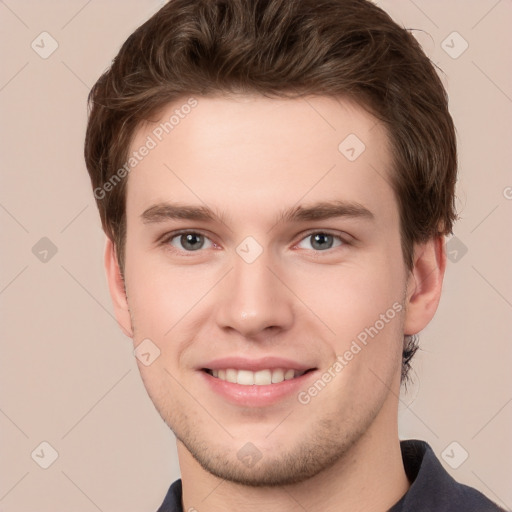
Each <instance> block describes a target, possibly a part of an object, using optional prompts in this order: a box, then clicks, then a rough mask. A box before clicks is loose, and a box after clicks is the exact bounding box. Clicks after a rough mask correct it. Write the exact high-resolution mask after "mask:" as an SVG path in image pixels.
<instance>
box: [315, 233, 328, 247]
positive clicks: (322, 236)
mask: <svg viewBox="0 0 512 512" xmlns="http://www.w3.org/2000/svg"><path fill="white" fill-rule="evenodd" d="M329 238H332V236H331V235H328V234H326V233H317V234H316V235H313V239H314V242H313V247H314V246H315V244H317V243H318V244H319V246H318V247H317V248H320V249H325V248H327V249H330V247H331V245H332V240H330V242H331V243H329V240H328V239H329ZM326 241H327V243H326Z"/></svg>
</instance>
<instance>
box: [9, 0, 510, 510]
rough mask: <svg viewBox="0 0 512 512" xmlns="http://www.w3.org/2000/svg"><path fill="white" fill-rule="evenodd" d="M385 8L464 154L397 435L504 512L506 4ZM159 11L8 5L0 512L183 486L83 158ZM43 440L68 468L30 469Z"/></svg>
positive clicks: (140, 500) (141, 503)
mask: <svg viewBox="0 0 512 512" xmlns="http://www.w3.org/2000/svg"><path fill="white" fill-rule="evenodd" d="M379 3H380V5H381V6H382V7H384V8H385V9H386V10H388V12H389V13H390V14H391V15H392V16H393V17H394V18H395V19H396V20H397V21H398V22H400V23H401V24H403V25H405V26H407V27H408V28H415V29H418V30H419V31H418V32H417V34H418V38H419V39H420V41H421V42H422V44H423V45H424V48H425V49H426V51H427V53H428V54H429V55H430V56H431V58H432V60H433V61H434V62H435V63H436V64H438V65H439V66H440V67H441V68H442V69H443V70H444V73H445V75H444V76H443V80H444V83H445V84H446V86H447V89H448V91H449V95H450V98H451V103H450V105H451V110H452V113H453V116H454V118H455V122H456V125H457V127H458V136H459V144H460V181H459V185H458V208H459V211H460V214H461V217H462V219H461V221H460V222H459V223H458V225H457V227H456V231H455V234H456V237H457V239H456V240H455V241H452V242H451V244H452V245H451V246H449V248H450V250H451V252H452V258H453V259H454V260H455V261H452V262H449V266H448V275H447V278H446V284H445V287H444V297H443V299H442V302H441V305H440V308H439V311H438V314H437V316H436V318H435V320H434V321H433V322H432V324H431V325H430V326H429V327H428V328H427V329H426V330H425V332H424V333H423V334H422V336H421V343H422V349H423V350H422V352H421V353H420V354H419V355H418V356H417V358H416V362H415V373H416V375H415V380H416V384H415V385H414V386H412V387H411V389H410V391H409V392H408V393H407V394H404V396H403V403H402V405H401V408H400V433H401V437H402V438H420V439H425V440H427V441H428V442H429V443H430V444H431V445H432V447H433V448H434V450H435V451H436V453H437V455H438V456H439V457H440V458H441V460H443V459H442V453H443V451H444V450H445V448H447V447H449V445H450V444H451V443H452V442H454V441H456V442H457V443H458V445H455V446H453V445H452V446H451V447H449V449H448V453H449V454H450V455H451V459H450V458H447V460H449V462H450V463H451V464H453V461H454V460H455V461H456V462H457V461H459V462H460V460H461V459H462V457H463V455H464V452H463V451H462V450H465V451H467V452H468V454H469V456H468V458H467V460H465V461H464V462H463V463H462V464H461V465H460V467H458V468H457V469H452V468H451V467H450V466H449V465H448V463H447V462H445V461H444V460H443V464H444V465H445V467H446V468H447V469H448V470H449V471H450V473H451V474H453V476H454V477H455V478H456V479H458V480H459V481H462V482H464V483H467V484H469V485H471V486H474V487H476V488H478V489H480V490H482V491H483V492H484V493H486V494H487V495H489V496H490V497H491V498H493V499H494V500H496V501H497V502H498V503H500V504H501V505H502V506H504V507H506V508H508V509H510V508H511V507H512V486H511V485H510V482H511V481H512V441H511V438H510V432H511V426H512V386H511V383H512V377H511V372H510V364H511V362H512V358H511V352H512V348H511V343H510V319H511V308H512V277H511V272H510V262H511V261H512V243H511V238H512V237H511V234H512V230H511V229H510V222H509V221H510V217H511V210H512V199H511V198H512V176H511V174H510V162H511V161H512V159H511V156H512V155H511V146H512V143H511V141H512V123H511V119H512V118H511V114H512V76H511V74H510V65H511V54H512V52H511V49H512V37H511V35H510V25H511V23H512V2H511V1H510V0H501V1H497V0H478V1H475V0H473V1H468V0H457V1H455V0H450V1H441V0H437V1H427V0H414V1H412V0H387V1H382V2H379ZM162 4H163V2H158V1H156V0H152V1H149V0H148V1H142V0H138V1H135V0H129V1H121V0H116V1H114V0H110V1H100V0H89V1H86V0H72V1H66V2H64V1H63V0H62V1H60V2H58V1H55V0H53V1H50V0H44V1H35V0H33V1H29V0H5V1H0V23H1V28H2V34H3V35H2V38H3V40H2V46H1V62H2V70H1V75H0V102H1V119H2V128H1V134H0V141H1V143H0V144H1V146H0V147H1V153H0V154H1V167H2V174H1V180H2V181H1V190H0V220H1V223H2V236H3V238H2V251H1V254H2V257H1V265H0V300H1V306H2V309H1V315H2V318H1V322H2V323H1V325H2V338H1V339H2V350H1V359H0V361H1V368H0V386H1V388H0V389H1V396H0V432H1V438H0V443H1V445H0V448H1V457H0V463H1V470H0V512H21V511H36V510H37V511H38V512H47V511H48V512H68V511H70V510H73V511H75V512H82V511H83V512H94V511H97V510H100V511H104V512H107V511H114V512H115V511H119V512H120V511H123V512H130V511H133V512H135V511H137V512H140V511H154V510H156V508H157V507H158V506H159V504H160V503H161V501H162V498H163V496H164V494H165V492H166V491H167V488H168V486H169V484H170V483H171V482H172V481H173V480H174V479H175V478H177V477H178V476H179V468H178V464H177V458H176V453H175V447H174V439H173V435H172V433H171V432H170V431H169V430H168V428H167V427H166V426H165V425H164V423H163V421H162V420H161V419H160V417H159V416H158V414H157V413H156V411H155V410H154V408H153V405H152V403H151V402H150V400H149V398H148V397H147V395H146V392H145V389H144V387H143V385H142V382H141V380H140V378H139V375H138V371H137V368H136V365H135V360H134V357H133V355H132V349H131V344H130V343H131V342H130V341H129V340H128V339H127V338H125V337H124V336H123V334H122V333H121V332H120V331H119V329H118V326H117V324H116V322H115V321H114V319H113V317H112V307H111V304H110V298H109V295H108V291H107V287H106V281H105V277H104V271H103V267H102V255H103V248H104V236H103V233H102V231H101V229H100V223H99V217H98V214H97V211H96V207H95V204H94V201H93V196H92V192H91V190H90V186H89V179H88V176H87V174H86V170H85V166H84V163H83V158H82V151H83V138H84V130H85V122H86V96H87V93H88V90H89V88H90V87H91V86H92V84H93V83H94V82H95V80H96V79H97V78H98V76H99V75H100V73H101V72H102V71H103V70H104V69H105V68H106V67H107V66H108V65H109V63H110V60H111V59H112V58H113V57H114V55H115V54H116V53H117V50H118V49H119V47H120V45H121V44H122V42H123V41H124V40H125V39H126V37H127V36H128V35H129V34H130V33H131V32H132V31H133V30H134V29H135V28H136V27H137V26H138V25H139V24H141V23H142V22H143V21H144V20H146V19H147V18H148V17H149V16H150V15H151V14H152V13H153V12H155V11H156V10H157V9H158V8H159V7H160V6H161V5H162ZM43 31H46V32H48V33H49V34H51V36H52V37H53V38H54V39H55V40H56V41H57V43H58V48H57V50H56V51H55V52H54V53H53V54H52V55H50V56H49V57H48V58H47V59H43V58H41V56H40V55H39V54H38V53H36V51H34V50H33V49H32V47H31V43H32V41H34V40H35V41H36V43H37V42H38V41H39V45H40V47H39V51H42V50H43V49H42V48H41V46H42V45H41V43H40V39H41V38H40V37H39V38H38V36H39V34H40V33H41V32H43ZM421 31H423V32H421ZM453 31H456V32H458V33H459V34H460V36H462V38H463V39H464V40H465V41H467V43H468V44H469V47H468V48H467V50H466V51H465V52H464V53H462V54H461V55H460V56H458V58H452V57H451V56H450V55H448V53H447V52H446V51H445V49H443V46H444V48H446V49H447V50H448V51H449V52H451V53H452V54H453V55H455V54H456V53H458V52H460V50H461V49H463V45H464V41H463V40H462V39H460V38H459V36H457V35H455V36H450V37H449V38H448V39H446V38H447V36H449V35H450V34H451V33H452V32H453ZM44 37H47V36H44ZM445 40H446V41H445ZM45 41H46V43H45V48H46V50H48V49H49V48H50V40H49V39H45ZM443 41H445V43H443ZM36 48H37V47H36ZM43 237H47V238H48V239H50V240H51V242H52V243H53V244H54V246H55V247H56V249H57V252H56V254H54V255H52V253H51V252H49V253H48V254H47V256H46V258H47V261H46V262H44V261H40V258H41V257H43V255H44V253H41V252H40V251H41V250H42V249H41V248H40V247H39V246H36V249H37V248H39V254H38V256H39V257H36V254H37V253H38V251H37V250H34V251H35V252H36V254H34V253H33V250H32V249H33V247H34V246H35V245H36V244H37V243H38V241H39V240H40V239H41V238H43ZM39 243H40V244H43V245H44V244H45V243H47V242H39ZM464 248H466V249H467V252H466V253H465V254H464V250H465V249H464ZM43 249H44V247H43ZM454 251H457V252H454ZM43 441H46V442H48V443H50V445H51V446H52V447H53V448H54V449H55V450H56V451H57V452H58V455H59V456H58V458H57V460H56V461H55V462H54V463H53V464H52V465H51V466H50V467H49V468H48V469H42V468H41V467H40V466H39V465H38V464H37V463H36V461H37V462H39V463H41V462H44V460H46V461H48V460H49V459H48V457H49V456H50V451H49V449H48V448H46V449H45V448H44V447H43V452H41V448H38V447H39V445H40V443H41V442H43ZM36 448H38V449H37V450H36V452H35V455H34V459H33V458H32V457H31V453H32V452H33V451H34V450H35V449H36ZM452 449H453V451H451V450H452ZM44 450H46V451H44ZM38 453H39V457H38V456H37V454H38ZM42 453H44V456H42V455H41V454H42ZM45 457H46V459H45ZM43 459H44V460H43ZM204 508H205V509H207V505H205V507H204Z"/></svg>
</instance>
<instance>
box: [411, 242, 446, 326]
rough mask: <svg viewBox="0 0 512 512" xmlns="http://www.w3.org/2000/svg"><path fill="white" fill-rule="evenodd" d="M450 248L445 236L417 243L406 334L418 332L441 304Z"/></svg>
mask: <svg viewBox="0 0 512 512" xmlns="http://www.w3.org/2000/svg"><path fill="white" fill-rule="evenodd" d="M445 270H446V252H445V247H444V237H443V236H436V237H434V238H431V239H430V240H428V241H427V242H425V243H422V244H417V245H415V247H414V266H413V268H412V270H411V272H410V275H409V279H408V282H407V299H406V314H405V323H404V334H409V335H411V334H417V333H418V332H420V331H421V330H422V329H424V328H425V327H426V326H427V324H428V323H429V322H430V321H431V320H432V318H433V317H434V314H435V312H436V310H437V306H438V305H439V300H440V298H441V289H442V286H443V278H444V272H445Z"/></svg>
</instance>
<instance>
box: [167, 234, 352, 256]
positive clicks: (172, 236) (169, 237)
mask: <svg viewBox="0 0 512 512" xmlns="http://www.w3.org/2000/svg"><path fill="white" fill-rule="evenodd" d="M318 234H321V235H328V236H332V237H334V238H336V239H338V241H340V242H341V245H338V246H336V247H331V248H329V249H325V250H323V251H320V250H315V249H305V250H308V251H313V252H314V253H315V254H321V253H332V251H334V250H335V249H340V248H342V247H343V246H346V245H350V242H349V241H348V240H347V238H348V235H347V236H345V237H343V236H341V235H340V234H336V233H333V232H331V231H329V230H313V231H309V232H306V233H305V234H303V235H302V237H301V238H300V239H299V240H298V242H297V243H295V244H294V245H298V244H299V243H300V242H302V241H303V240H305V239H307V238H309V237H311V236H312V235H318ZM181 235H201V236H203V237H205V238H206V239H208V240H210V238H209V237H208V236H207V235H206V234H204V233H202V232H201V231H191V230H181V231H173V232H171V233H167V234H166V235H164V236H163V237H162V238H161V239H160V242H159V244H160V245H163V246H165V248H166V249H168V250H170V251H172V252H174V253H179V254H186V255H189V256H192V255H194V254H195V253H200V252H203V250H202V249H198V250H197V251H186V250H182V249H177V248H175V247H173V246H172V245H170V242H171V241H172V240H174V239H175V238H177V237H179V236H181ZM210 242H212V243H213V244H214V245H216V244H215V242H213V241H212V240H210Z"/></svg>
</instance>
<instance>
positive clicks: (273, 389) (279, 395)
mask: <svg viewBox="0 0 512 512" xmlns="http://www.w3.org/2000/svg"><path fill="white" fill-rule="evenodd" d="M225 368H236V369H237V370H251V371H254V372H255V371H259V370H273V369H277V368H286V369H294V370H298V371H306V370H311V371H308V372H307V373H305V374H304V375H301V376H300V377H295V378H293V379H290V380H284V381H282V382H279V383H277V384H269V385H264V386H257V385H252V386H244V385H242V384H235V383H233V382H228V381H225V380H221V379H218V378H216V377H213V376H212V375H210V374H209V373H207V372H206V371H204V369H210V370H221V369H225ZM198 373H199V374H200V376H201V378H202V379H203V381H204V382H205V384H206V385H207V386H208V387H209V389H210V390H211V391H213V392H214V393H215V394H216V395H218V396H220V397H221V398H222V399H224V400H226V401H227V402H229V403H231V404H234V405H237V406H239V407H268V406H270V405H273V404H276V403H278V402H279V401H282V400H285V399H287V398H290V397H291V396H292V397H296V396H297V394H298V393H299V392H300V391H301V390H304V389H306V388H307V387H308V384H307V382H308V381H309V380H310V379H311V378H312V376H314V375H315V374H316V373H317V368H316V367H314V366H308V365H304V364H303V363H298V362H297V361H292V360H290V359H283V358H279V357H263V358H261V359H257V360H255V359H252V360H249V359H245V358H240V357H226V358H222V359H215V360H214V361H210V362H208V363H206V364H205V365H204V366H202V367H201V368H198Z"/></svg>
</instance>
